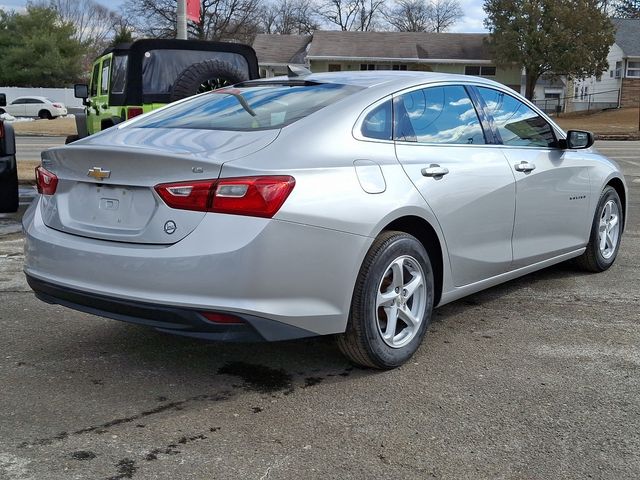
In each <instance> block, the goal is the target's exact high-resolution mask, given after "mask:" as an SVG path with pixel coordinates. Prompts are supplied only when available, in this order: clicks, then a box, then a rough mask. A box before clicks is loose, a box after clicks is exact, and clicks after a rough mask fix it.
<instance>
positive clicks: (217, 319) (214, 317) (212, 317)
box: [200, 312, 244, 324]
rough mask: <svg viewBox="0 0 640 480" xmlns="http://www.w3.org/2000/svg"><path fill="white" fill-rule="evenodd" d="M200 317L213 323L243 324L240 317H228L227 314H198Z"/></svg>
mask: <svg viewBox="0 0 640 480" xmlns="http://www.w3.org/2000/svg"><path fill="white" fill-rule="evenodd" d="M200 315H202V316H203V317H204V318H206V319H207V320H208V321H210V322H213V323H226V324H229V323H244V321H243V320H242V319H241V318H240V317H236V316H235V315H229V314H228V313H217V312H200Z"/></svg>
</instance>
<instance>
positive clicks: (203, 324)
mask: <svg viewBox="0 0 640 480" xmlns="http://www.w3.org/2000/svg"><path fill="white" fill-rule="evenodd" d="M27 282H28V283H29V286H30V287H31V288H32V289H33V291H34V292H35V294H36V297H38V298H39V299H40V300H42V301H43V302H46V303H51V304H58V305H62V306H64V307H68V308H72V309H74V310H79V311H81V312H86V313H91V314H93V315H98V316H101V317H107V318H112V319H114V320H120V321H123V322H128V323H135V324H138V325H145V326H147V327H152V328H155V329H156V330H158V331H161V332H165V333H172V334H176V335H182V336H187V337H194V338H200V339H204V340H217V341H226V342H259V341H271V342H273V341H278V340H292V339H296V338H304V337H310V336H313V335H314V334H313V333H312V332H309V331H306V330H303V329H300V328H296V327H292V326H290V325H286V324H284V323H280V322H274V321H273V320H268V319H266V318H260V317H256V316H253V315H246V314H238V313H235V312H234V313H233V315H234V316H236V317H238V318H239V319H241V320H242V323H237V324H220V323H218V324H216V323H214V322H210V321H208V320H206V319H205V317H203V316H202V315H201V314H200V313H199V312H198V311H196V310H192V309H187V308H177V307H173V306H170V305H157V304H151V303H143V302H135V301H130V300H123V299H118V298H111V297H108V296H105V295H96V294H92V293H87V292H81V291H79V290H73V289H69V288H64V287H60V286H58V285H54V284H52V283H49V282H45V281H42V280H38V279H37V278H34V277H32V276H30V275H27ZM218 313H226V312H218Z"/></svg>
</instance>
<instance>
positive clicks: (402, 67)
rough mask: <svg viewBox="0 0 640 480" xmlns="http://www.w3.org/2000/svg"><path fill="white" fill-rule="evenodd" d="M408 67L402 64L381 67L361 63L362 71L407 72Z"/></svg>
mask: <svg viewBox="0 0 640 480" xmlns="http://www.w3.org/2000/svg"><path fill="white" fill-rule="evenodd" d="M406 69H407V66H406V65H402V64H393V65H384V64H383V65H380V64H375V63H361V64H360V70H406Z"/></svg>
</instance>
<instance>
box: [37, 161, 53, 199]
mask: <svg viewBox="0 0 640 480" xmlns="http://www.w3.org/2000/svg"><path fill="white" fill-rule="evenodd" d="M36 185H37V186H38V193H41V194H43V195H53V194H54V193H56V188H57V187H58V177H56V176H55V175H54V174H53V173H51V172H50V171H49V170H47V169H45V168H43V167H36Z"/></svg>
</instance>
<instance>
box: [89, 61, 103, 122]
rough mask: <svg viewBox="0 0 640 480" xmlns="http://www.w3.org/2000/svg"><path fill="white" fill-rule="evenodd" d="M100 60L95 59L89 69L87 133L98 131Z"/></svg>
mask: <svg viewBox="0 0 640 480" xmlns="http://www.w3.org/2000/svg"><path fill="white" fill-rule="evenodd" d="M101 64H102V62H101V61H100V60H98V61H96V63H94V65H93V70H92V71H91V82H90V83H89V102H90V103H89V105H88V106H87V127H88V129H89V133H90V134H92V133H96V132H99V131H100V98H99V96H98V87H99V84H100V66H101Z"/></svg>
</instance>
